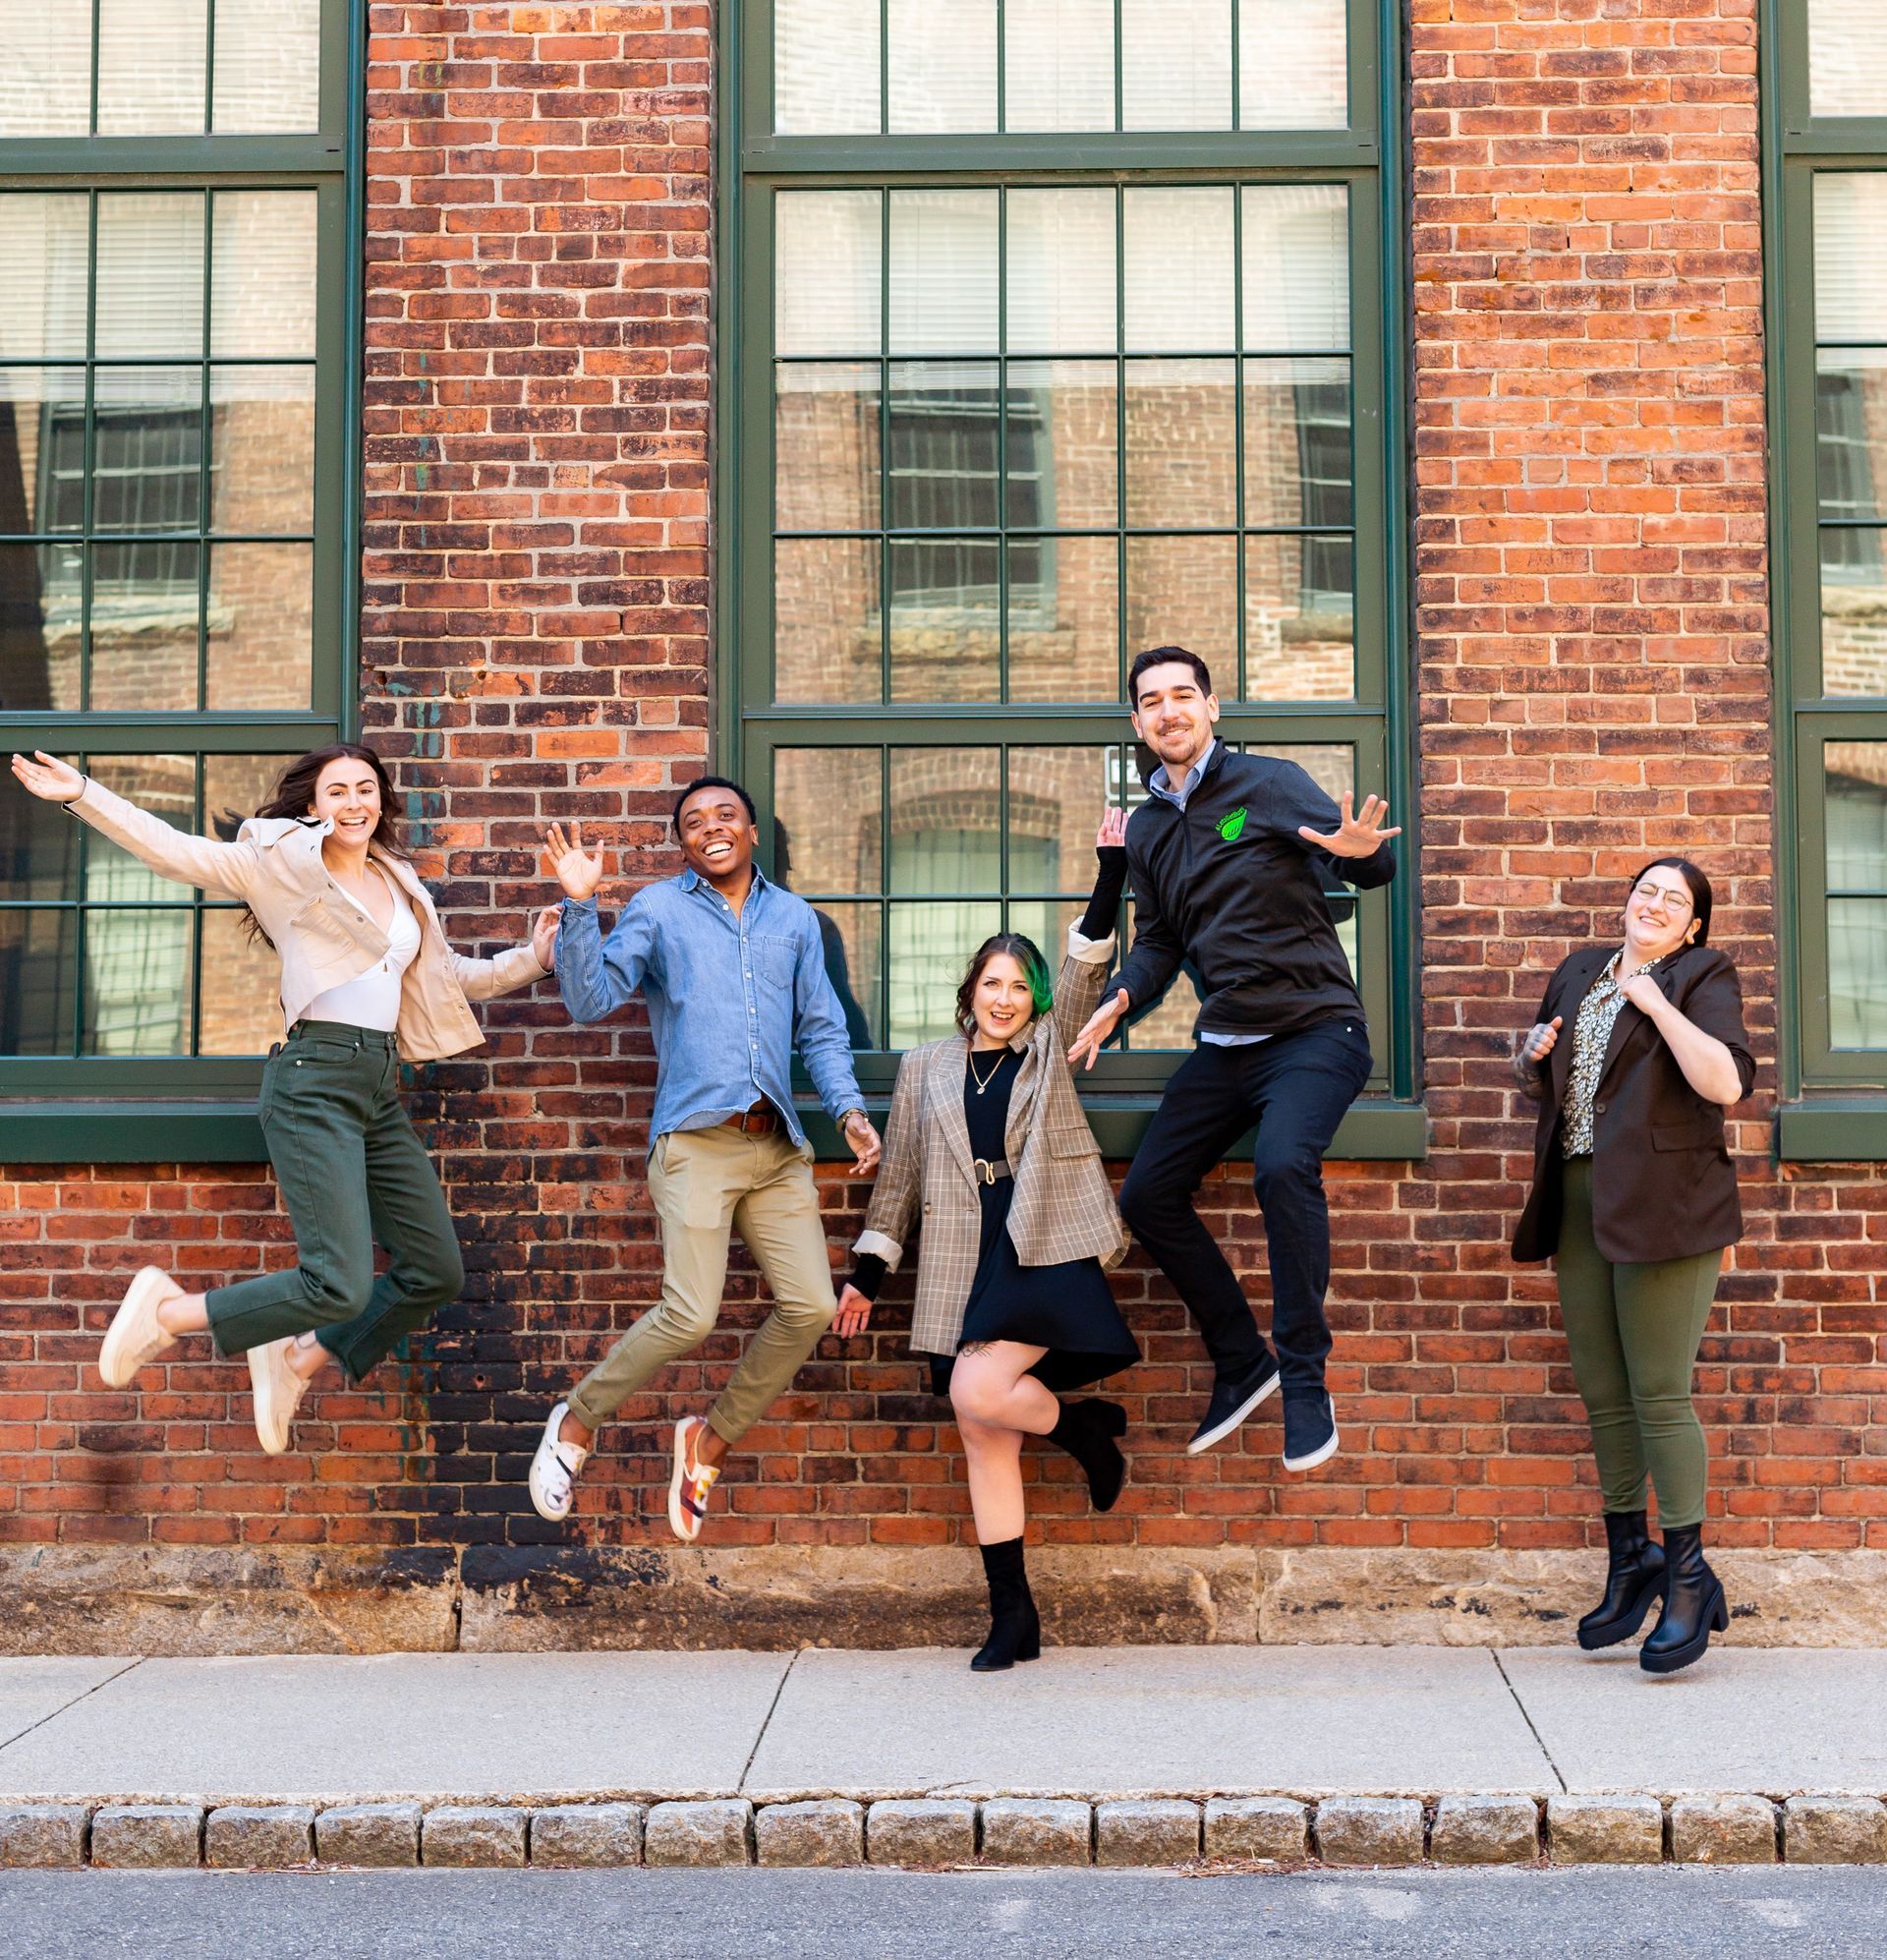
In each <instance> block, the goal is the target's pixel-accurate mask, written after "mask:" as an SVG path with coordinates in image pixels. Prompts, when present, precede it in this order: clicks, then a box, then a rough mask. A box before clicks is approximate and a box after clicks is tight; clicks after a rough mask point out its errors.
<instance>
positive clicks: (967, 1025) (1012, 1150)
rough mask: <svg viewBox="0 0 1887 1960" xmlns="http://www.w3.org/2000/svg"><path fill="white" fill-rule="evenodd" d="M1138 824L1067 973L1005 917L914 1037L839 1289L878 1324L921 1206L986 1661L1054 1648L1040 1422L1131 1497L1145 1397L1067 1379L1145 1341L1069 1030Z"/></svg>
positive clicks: (1108, 821) (919, 1319) (1101, 966)
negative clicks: (1045, 1610)
mask: <svg viewBox="0 0 1887 1960" xmlns="http://www.w3.org/2000/svg"><path fill="white" fill-rule="evenodd" d="M1125 828H1126V818H1125V813H1124V812H1123V811H1118V810H1111V811H1109V812H1108V814H1107V816H1106V817H1105V818H1104V819H1103V820H1102V824H1101V829H1100V833H1099V835H1098V836H1096V838H1095V850H1096V855H1097V856H1098V857H1099V859H1100V861H1101V869H1100V874H1099V876H1098V877H1097V879H1096V881H1095V889H1094V895H1093V897H1092V898H1090V900H1089V901H1088V909H1087V913H1086V915H1085V916H1084V917H1083V919H1082V920H1081V923H1080V924H1079V925H1077V926H1074V927H1071V928H1070V930H1069V933H1068V953H1067V957H1066V958H1065V959H1064V960H1063V961H1062V964H1061V971H1060V974H1059V976H1058V978H1057V980H1056V981H1055V984H1054V987H1053V990H1051V987H1050V983H1049V971H1048V964H1047V962H1046V961H1045V960H1044V959H1043V957H1042V954H1041V952H1040V951H1038V950H1037V949H1036V947H1035V946H1034V944H1033V943H1032V942H1031V941H1029V940H1026V939H1024V938H1022V937H1021V936H1020V935H1019V934H1015V933H999V934H997V935H996V937H995V938H993V939H990V940H987V941H985V942H984V944H983V945H982V946H981V947H980V948H979V949H978V950H977V952H976V956H975V957H974V958H973V959H972V960H971V961H970V967H969V971H968V972H967V973H966V974H965V975H964V978H963V984H962V986H961V987H960V988H959V989H958V990H957V998H956V1020H957V1026H958V1028H959V1029H960V1030H961V1032H960V1033H958V1034H955V1035H952V1036H950V1037H949V1038H948V1039H946V1040H944V1041H934V1042H930V1043H928V1044H927V1045H926V1046H924V1047H922V1048H915V1049H912V1050H911V1052H910V1053H909V1054H908V1055H906V1056H905V1058H904V1061H903V1065H902V1066H900V1068H899V1069H898V1073H897V1088H896V1090H895V1092H894V1094H893V1096H892V1099H891V1117H890V1123H889V1125H888V1127H887V1129H886V1138H885V1159H884V1163H883V1166H882V1167H881V1169H880V1171H879V1174H878V1183H877V1185H876V1187H875V1188H874V1190H873V1192H872V1203H871V1208H870V1210H869V1211H868V1213H867V1214H866V1219H865V1231H864V1232H863V1233H862V1234H861V1235H860V1238H859V1240H858V1245H857V1247H856V1253H857V1266H856V1270H855V1271H854V1272H853V1274H852V1279H851V1284H850V1285H849V1286H847V1287H846V1289H845V1291H844V1293H843V1295H842V1296H841V1297H840V1298H839V1304H838V1318H837V1321H836V1326H837V1329H838V1332H839V1333H841V1334H855V1333H857V1332H859V1331H860V1330H861V1329H862V1328H863V1327H864V1326H865V1324H866V1322H867V1320H868V1319H869V1317H870V1315H871V1309H872V1301H873V1299H874V1298H875V1297H877V1294H878V1289H879V1287H880V1285H881V1284H882V1283H883V1280H884V1278H885V1275H886V1273H887V1272H895V1271H896V1270H897V1267H898V1263H899V1261H900V1260H901V1259H902V1257H903V1254H904V1248H905V1244H906V1241H907V1240H908V1239H909V1237H910V1233H911V1228H912V1226H913V1225H914V1224H915V1223H917V1222H918V1220H919V1218H920V1216H921V1219H922V1224H923V1229H924V1259H923V1264H922V1267H921V1269H920V1271H919V1274H918V1282H917V1309H916V1312H915V1314H914V1316H913V1318H912V1322H911V1345H912V1347H913V1348H914V1349H916V1350H917V1351H918V1352H919V1353H921V1354H924V1355H928V1356H929V1357H930V1363H931V1381H932V1388H933V1391H934V1392H935V1393H937V1394H939V1395H944V1394H947V1395H948V1397H949V1398H950V1404H951V1407H952V1408H953V1409H954V1410H955V1412H956V1420H957V1427H958V1429H959V1430H960V1432H961V1433H962V1437H963V1447H964V1451H965V1453H966V1455H967V1457H968V1459H969V1472H970V1505H971V1509H972V1510H973V1512H974V1513H975V1517H976V1536H977V1542H978V1544H979V1545H980V1546H981V1547H982V1551H983V1568H984V1572H985V1575H986V1576H987V1578H988V1580H989V1586H990V1621H991V1626H990V1638H989V1640H988V1641H987V1642H986V1643H984V1645H983V1647H982V1649H981V1651H980V1652H979V1653H978V1654H977V1655H976V1657H975V1659H973V1660H972V1661H971V1662H970V1665H971V1667H973V1668H975V1669H976V1670H977V1671H978V1672H979V1673H988V1672H992V1671H994V1670H996V1669H998V1668H1005V1667H1009V1666H1011V1665H1013V1664H1014V1663H1015V1662H1016V1661H1018V1660H1033V1659H1034V1658H1035V1657H1036V1655H1037V1654H1038V1653H1040V1652H1041V1650H1042V1627H1041V1621H1040V1619H1039V1618H1038V1617H1037V1614H1036V1610H1035V1601H1034V1599H1033V1598H1032V1597H1031V1595H1030V1592H1029V1583H1028V1577H1027V1574H1026V1573H1025V1571H1024V1569H1023V1562H1022V1536H1023V1530H1024V1527H1025V1523H1026V1518H1025V1512H1024V1504H1023V1495H1022V1439H1023V1437H1024V1436H1046V1437H1048V1438H1049V1440H1050V1441H1051V1442H1053V1443H1057V1444H1059V1445H1060V1447H1061V1448H1062V1449H1064V1450H1066V1451H1067V1452H1068V1453H1069V1454H1070V1455H1071V1456H1072V1457H1074V1458H1075V1460H1076V1461H1077V1462H1078V1463H1079V1464H1080V1465H1081V1467H1082V1468H1083V1470H1086V1472H1087V1477H1088V1487H1089V1490H1090V1492H1091V1493H1092V1496H1093V1499H1094V1504H1095V1508H1096V1509H1097V1510H1101V1511H1107V1510H1109V1509H1111V1508H1112V1507H1113V1505H1114V1502H1115V1498H1117V1497H1118V1496H1119V1494H1120V1485H1121V1481H1122V1479H1123V1477H1124V1476H1125V1474H1126V1465H1125V1462H1124V1460H1123V1459H1122V1457H1121V1455H1120V1446H1119V1442H1118V1438H1119V1437H1120V1435H1121V1434H1122V1433H1123V1432H1124V1430H1125V1428H1126V1412H1125V1411H1124V1410H1122V1409H1121V1408H1120V1406H1119V1405H1118V1404H1117V1403H1112V1402H1102V1401H1098V1400H1095V1399H1092V1398H1090V1399H1088V1400H1085V1401H1080V1402H1062V1401H1061V1400H1060V1399H1059V1397H1058V1394H1057V1391H1058V1390H1066V1389H1074V1388H1080V1387H1084V1386H1086V1385H1087V1384H1088V1383H1091V1382H1095V1381H1099V1380H1100V1379H1101V1378H1102V1376H1104V1375H1110V1374H1113V1373H1114V1372H1115V1370H1116V1369H1119V1368H1123V1367H1129V1366H1131V1365H1132V1364H1133V1363H1134V1362H1135V1361H1137V1360H1138V1359H1139V1358H1140V1348H1139V1344H1138V1342H1136V1341H1135V1340H1134V1338H1133V1336H1132V1334H1130V1333H1129V1332H1128V1330H1127V1326H1126V1323H1125V1322H1124V1321H1123V1320H1122V1319H1121V1318H1120V1310H1119V1308H1118V1307H1117V1306H1115V1302H1114V1295H1113V1292H1112V1290H1111V1289H1110V1288H1109V1285H1108V1281H1107V1275H1106V1271H1105V1268H1107V1267H1109V1266H1112V1265H1115V1264H1117V1263H1118V1261H1119V1259H1120V1257H1121V1256H1122V1254H1123V1253H1124V1252H1125V1250H1126V1245H1127V1238H1126V1232H1125V1229H1124V1228H1123V1227H1122V1225H1121V1223H1120V1214H1119V1212H1118V1210H1117V1209H1116V1208H1115V1202H1114V1192H1113V1190H1112V1189H1111V1188H1110V1187H1109V1184H1108V1181H1107V1177H1106V1174H1105V1173H1104V1172H1103V1170H1102V1168H1101V1151H1100V1148H1099V1146H1098V1145H1097V1144H1096V1143H1095V1140H1094V1132H1093V1131H1092V1130H1091V1129H1090V1128H1089V1127H1088V1122H1087V1118H1086V1117H1085V1116H1084V1115H1083V1114H1082V1110H1081V1102H1080V1098H1079V1097H1078V1096H1077V1095H1076V1094H1075V1089H1074V1080H1073V1077H1072V1076H1071V1075H1070V1074H1069V1072H1068V1065H1067V1060H1066V1056H1067V1036H1066V1034H1065V1033H1064V1032H1063V1030H1064V1029H1071V1028H1078V1027H1079V1026H1081V1024H1082V1022H1083V1021H1084V1020H1085V1019H1086V1018H1087V1016H1088V1015H1089V1014H1090V1013H1092V1012H1093V1010H1094V1007H1095V1004H1096V1002H1097V1001H1098V1000H1099V998H1100V993H1101V986H1102V982H1103V981H1104V980H1105V979H1106V977H1107V972H1108V967H1109V964H1110V962H1111V960H1112V958H1113V955H1114V920H1115V911H1116V909H1117V907H1118V905H1119V902H1120V891H1121V887H1122V885H1123V883H1124V882H1125V878H1126V851H1125V849H1124V847H1123V846H1122V843H1121V837H1122V835H1123V833H1124V831H1125ZM920 1206H921V1207H922V1210H921V1213H920Z"/></svg>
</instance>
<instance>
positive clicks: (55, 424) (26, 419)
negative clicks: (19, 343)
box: [0, 368, 86, 536]
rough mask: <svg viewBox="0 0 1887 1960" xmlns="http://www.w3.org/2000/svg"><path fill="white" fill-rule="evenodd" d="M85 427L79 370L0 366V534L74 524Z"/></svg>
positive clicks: (79, 510)
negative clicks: (67, 474)
mask: <svg viewBox="0 0 1887 1960" xmlns="http://www.w3.org/2000/svg"><path fill="white" fill-rule="evenodd" d="M85 432H86V371H85V370H84V369H83V368H0V534H5V535H7V536H18V535H20V534H22V533H29V532H37V531H77V530H78V529H79V528H80V526H81V525H82V524H83V522H84V520H85V495H84V488H85V480H84V464H85ZM66 470H71V471H72V472H73V474H72V476H71V478H70V479H69V480H68V479H67V478H66V477H65V476H64V475H63V474H62V472H64V471H66ZM73 483H76V484H77V485H78V487H79V492H80V493H79V494H77V495H74V494H73V492H72V489H71V484H73Z"/></svg>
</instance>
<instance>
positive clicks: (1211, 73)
mask: <svg viewBox="0 0 1887 1960" xmlns="http://www.w3.org/2000/svg"><path fill="white" fill-rule="evenodd" d="M1120 76H1121V86H1122V95H1121V106H1122V114H1121V126H1122V127H1123V128H1125V129H1129V130H1229V129H1230V127H1231V0H1120Z"/></svg>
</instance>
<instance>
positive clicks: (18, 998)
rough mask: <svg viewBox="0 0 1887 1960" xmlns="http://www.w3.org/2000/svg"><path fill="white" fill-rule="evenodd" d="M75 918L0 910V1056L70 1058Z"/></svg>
mask: <svg viewBox="0 0 1887 1960" xmlns="http://www.w3.org/2000/svg"><path fill="white" fill-rule="evenodd" d="M78 962H79V915H78V913H77V912H74V911H61V912H51V911H36V912H0V1055H70V1054H72V1052H73V1049H74V1045H75V1040H76V1029H75V1022H74V1008H75V1005H76V1002H77V987H76V984H75V982H76V977H77V976H76V968H77V966H78Z"/></svg>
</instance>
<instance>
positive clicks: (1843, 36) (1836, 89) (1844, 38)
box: [1808, 0, 1887, 116]
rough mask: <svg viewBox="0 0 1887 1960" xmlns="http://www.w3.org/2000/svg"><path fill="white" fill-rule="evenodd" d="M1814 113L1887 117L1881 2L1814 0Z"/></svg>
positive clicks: (1886, 39)
mask: <svg viewBox="0 0 1887 1960" xmlns="http://www.w3.org/2000/svg"><path fill="white" fill-rule="evenodd" d="M1808 108H1809V112H1810V114H1812V115H1817V116H1887V13H1883V12H1882V10H1881V6H1880V0H1808Z"/></svg>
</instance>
